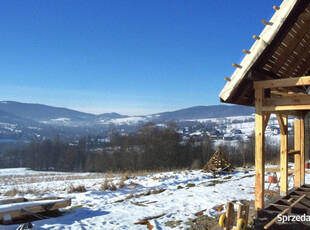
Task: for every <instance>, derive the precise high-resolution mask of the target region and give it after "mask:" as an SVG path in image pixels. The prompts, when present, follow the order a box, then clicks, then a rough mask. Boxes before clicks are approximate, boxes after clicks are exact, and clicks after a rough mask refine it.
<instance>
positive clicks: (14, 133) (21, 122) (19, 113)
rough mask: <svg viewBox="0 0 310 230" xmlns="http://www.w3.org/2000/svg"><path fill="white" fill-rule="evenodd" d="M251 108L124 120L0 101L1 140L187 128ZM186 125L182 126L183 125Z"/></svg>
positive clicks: (205, 108) (189, 111) (197, 110)
mask: <svg viewBox="0 0 310 230" xmlns="http://www.w3.org/2000/svg"><path fill="white" fill-rule="evenodd" d="M253 113H254V108H251V107H244V106H228V105H214V106H195V107H191V108H186V109H180V110H176V111H171V112H163V113H157V114H151V115H145V116H144V115H143V116H127V115H121V114H118V113H103V114H100V115H95V114H91V113H84V112H80V111H75V110H72V109H67V108H59V107H53V106H48V105H42V104H31V103H21V102H15V101H2V102H1V101H0V139H15V140H26V141H28V140H34V139H39V140H43V139H44V138H53V137H55V135H56V134H59V135H60V136H62V137H68V138H70V137H76V136H85V135H91V134H95V135H97V134H100V135H102V134H103V135H107V134H108V133H109V132H110V130H111V126H114V127H117V129H118V130H119V131H121V132H127V133H130V132H137V131H138V130H139V129H140V128H141V126H142V125H143V124H145V123H147V122H153V123H155V124H167V123H168V122H169V121H175V122H176V123H178V124H181V125H186V124H188V122H198V121H197V119H208V118H220V117H234V116H250V115H252V114H253ZM184 122H185V123H186V124H185V123H184Z"/></svg>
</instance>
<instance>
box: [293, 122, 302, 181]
mask: <svg viewBox="0 0 310 230" xmlns="http://www.w3.org/2000/svg"><path fill="white" fill-rule="evenodd" d="M300 125H301V123H300V120H299V119H295V120H294V148H295V149H300ZM294 162H295V187H300V186H301V183H300V180H301V177H300V176H301V174H300V164H301V163H300V154H295V155H294Z"/></svg>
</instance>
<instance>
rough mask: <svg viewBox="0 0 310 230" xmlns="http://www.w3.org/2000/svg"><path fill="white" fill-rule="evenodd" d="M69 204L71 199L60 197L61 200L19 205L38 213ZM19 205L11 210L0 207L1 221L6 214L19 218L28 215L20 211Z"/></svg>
mask: <svg viewBox="0 0 310 230" xmlns="http://www.w3.org/2000/svg"><path fill="white" fill-rule="evenodd" d="M27 203H28V202H25V205H26V204H27ZM18 204H20V203H17V204H16V205H18ZM70 205H71V199H61V200H55V201H51V202H47V203H36V202H34V203H33V204H31V205H30V206H25V207H24V206H23V205H22V206H20V207H23V208H26V209H27V210H29V211H30V212H34V213H40V212H45V211H53V210H57V209H59V208H64V207H67V206H70ZM3 206H4V205H3ZM0 207H1V206H0ZM20 207H19V206H18V207H16V210H12V209H9V210H6V208H4V211H1V208H0V221H2V222H3V218H4V216H6V215H8V216H11V218H12V219H15V218H21V217H23V216H27V215H29V214H28V213H26V212H24V211H22V210H21V208H20Z"/></svg>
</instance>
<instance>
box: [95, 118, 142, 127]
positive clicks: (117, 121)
mask: <svg viewBox="0 0 310 230" xmlns="http://www.w3.org/2000/svg"><path fill="white" fill-rule="evenodd" d="M145 121H147V119H146V118H145V117H125V118H116V119H111V120H104V119H102V120H100V122H101V123H102V124H116V125H124V124H128V125H134V124H138V123H139V122H145Z"/></svg>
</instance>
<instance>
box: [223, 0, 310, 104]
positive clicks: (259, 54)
mask: <svg viewBox="0 0 310 230" xmlns="http://www.w3.org/2000/svg"><path fill="white" fill-rule="evenodd" d="M274 9H275V14H274V15H273V17H272V18H271V19H270V21H268V20H262V22H263V23H264V24H265V25H266V27H265V28H264V30H263V31H262V32H261V34H260V35H259V37H256V41H255V42H254V44H253V46H252V47H251V49H250V50H249V51H244V52H245V53H247V54H246V56H245V57H244V59H243V60H242V62H241V63H240V64H239V65H235V66H236V70H235V72H234V73H233V75H232V76H231V78H230V79H228V82H227V83H226V85H225V87H224V88H223V89H222V91H221V93H220V95H219V96H220V99H221V101H222V102H227V103H233V104H240V105H251V106H253V105H254V90H253V81H257V80H266V79H279V78H289V77H301V76H303V75H306V74H309V73H310V55H309V48H310V32H309V29H310V13H309V12H310V1H308V0H306V1H305V0H284V1H283V2H282V4H281V5H280V7H274Z"/></svg>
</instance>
